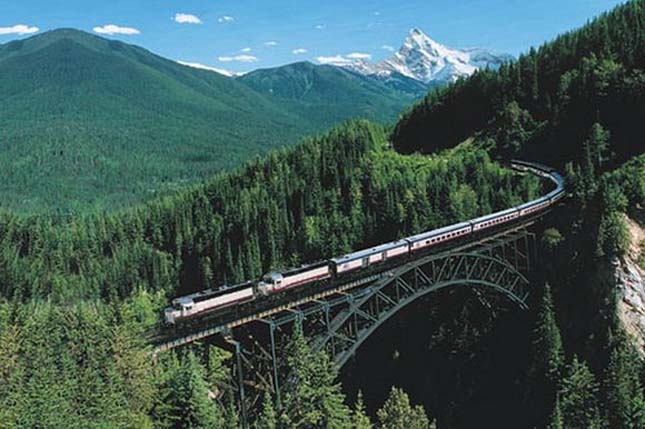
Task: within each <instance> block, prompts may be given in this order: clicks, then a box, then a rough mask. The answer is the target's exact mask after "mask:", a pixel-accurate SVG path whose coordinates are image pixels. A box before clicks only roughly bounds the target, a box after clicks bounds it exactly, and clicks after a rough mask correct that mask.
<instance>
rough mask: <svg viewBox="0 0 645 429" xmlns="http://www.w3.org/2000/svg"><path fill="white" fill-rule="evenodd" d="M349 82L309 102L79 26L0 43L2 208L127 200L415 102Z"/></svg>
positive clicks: (344, 79)
mask: <svg viewBox="0 0 645 429" xmlns="http://www.w3.org/2000/svg"><path fill="white" fill-rule="evenodd" d="M355 80H356V79H354V78H353V77H352V76H350V75H349V74H340V75H335V76H334V79H332V81H330V82H329V83H328V84H327V86H324V87H321V88H320V90H319V91H318V92H317V96H318V97H319V104H318V109H315V108H313V107H312V106H311V105H310V104H309V103H304V102H303V101H301V100H297V99H290V100H285V99H282V100H276V99H273V98H272V97H269V96H268V94H260V93H258V92H257V91H255V90H253V89H251V88H250V87H249V86H247V85H245V84H243V83H241V82H238V81H237V80H235V79H232V78H228V77H225V76H222V75H219V74H217V73H213V72H209V71H204V70H197V69H194V68H190V67H185V66H182V65H180V64H177V63H175V62H173V61H170V60H167V59H164V58H161V57H159V56H156V55H154V54H152V53H150V52H148V51H146V50H145V49H142V48H139V47H137V46H133V45H128V44H125V43H122V42H119V41H114V40H106V39H103V38H100V37H97V36H93V35H90V34H87V33H83V32H81V31H77V30H71V29H65V30H56V31H51V32H47V33H44V34H41V35H38V36H35V37H32V38H28V39H25V40H19V41H13V42H10V43H7V44H4V45H1V46H0V97H2V100H3V102H2V104H1V105H0V129H1V130H2V131H1V132H0V170H1V171H2V173H3V181H2V183H1V184H0V208H3V209H13V210H19V211H26V212H46V211H49V212H59V213H63V214H65V213H68V212H84V211H85V212H87V211H91V209H112V208H117V207H123V206H127V205H129V204H131V203H133V202H140V201H142V200H148V199H150V198H152V197H154V196H155V195H157V194H158V193H160V192H161V193H164V192H167V191H171V190H175V189H177V188H180V187H182V186H185V185H186V184H187V183H192V182H195V181H197V180H198V179H205V178H207V177H211V176H212V175H213V174H215V172H217V171H219V170H222V169H227V168H231V167H234V166H238V165H240V164H241V163H242V162H243V161H245V160H248V159H252V158H253V157H256V156H258V155H261V154H264V153H267V152H268V151H270V150H272V149H274V148H277V147H281V146H285V145H289V144H295V143H296V142H297V141H298V139H300V138H301V137H302V136H304V135H307V134H310V133H312V132H315V131H321V130H323V129H327V128H328V127H330V126H332V125H334V124H336V123H338V122H340V121H342V120H345V119H348V118H350V117H357V116H360V117H364V118H367V119H378V120H387V121H390V120H394V119H395V118H396V117H397V116H398V113H399V111H400V110H401V109H402V108H403V107H404V106H405V105H407V104H408V103H410V101H411V100H412V99H411V98H410V97H409V96H405V95H403V94H401V93H396V92H394V91H391V90H389V89H387V88H386V87H384V86H379V85H375V84H373V85H367V84H366V85H362V86H361V85H356V84H355ZM336 86H338V87H339V88H343V90H344V96H345V98H344V101H343V102H342V103H340V102H339V100H338V99H337V95H338V92H337V90H336ZM366 86H367V88H366ZM366 95H369V97H367V96H366ZM376 99H378V102H377V101H374V100H376ZM336 102H338V103H339V104H338V109H337V110H335V109H334V108H332V107H328V108H326V109H325V110H324V112H323V111H319V110H320V109H319V108H320V106H321V105H326V106H330V105H332V104H334V103H336ZM314 111H318V114H316V115H313V114H312V112H314ZM332 113H333V114H332Z"/></svg>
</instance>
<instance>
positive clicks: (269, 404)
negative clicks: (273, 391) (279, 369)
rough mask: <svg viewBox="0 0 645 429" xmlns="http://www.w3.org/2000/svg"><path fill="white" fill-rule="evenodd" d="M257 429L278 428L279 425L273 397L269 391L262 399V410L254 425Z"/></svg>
mask: <svg viewBox="0 0 645 429" xmlns="http://www.w3.org/2000/svg"><path fill="white" fill-rule="evenodd" d="M254 427H255V429H276V428H277V427H278V420H277V415H276V412H275V408H274V407H273V399H272V398H271V395H270V394H269V393H268V392H267V393H265V394H264V399H263V400H262V411H261V413H260V416H259V417H258V419H257V421H256V422H255V425H254Z"/></svg>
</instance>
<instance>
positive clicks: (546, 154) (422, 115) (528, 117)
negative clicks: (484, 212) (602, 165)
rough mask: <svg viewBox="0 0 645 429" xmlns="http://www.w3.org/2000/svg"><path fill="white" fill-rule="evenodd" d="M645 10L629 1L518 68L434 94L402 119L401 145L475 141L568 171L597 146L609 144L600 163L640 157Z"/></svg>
mask: <svg viewBox="0 0 645 429" xmlns="http://www.w3.org/2000/svg"><path fill="white" fill-rule="evenodd" d="M643 4H644V2H643V1H642V0H640V1H631V2H627V3H625V4H624V5H621V6H619V7H617V8H616V9H615V10H613V11H612V12H610V13H606V14H603V15H601V16H600V17H598V18H597V19H595V20H593V21H591V22H590V23H589V24H587V25H585V26H584V27H582V28H581V29H579V30H576V31H572V32H569V33H565V34H564V35H562V36H560V37H558V38H557V39H555V40H553V41H552V42H549V43H546V44H544V45H543V46H541V47H540V48H539V49H530V50H529V51H528V52H527V53H526V54H524V55H522V56H520V58H519V59H518V60H517V61H516V62H513V63H509V64H504V65H502V67H500V68H499V69H498V70H487V71H482V72H481V73H477V74H476V75H474V76H471V77H470V78H468V79H466V80H464V81H460V82H457V83H455V84H453V85H450V86H448V87H446V88H444V89H442V90H440V91H438V92H432V93H429V94H428V95H427V96H426V98H425V99H424V100H423V101H421V102H419V103H417V105H416V106H414V108H413V109H410V110H409V111H408V112H406V114H405V115H404V116H403V117H402V119H401V121H399V123H398V124H397V126H396V128H395V130H394V133H393V143H394V145H395V146H396V147H397V148H398V149H399V150H400V151H402V152H418V151H421V152H428V153H430V152H434V151H437V150H441V149H444V148H449V147H453V146H456V145H458V144H459V143H461V142H463V141H464V140H466V139H468V138H471V137H476V140H479V141H481V142H482V143H483V144H484V145H486V146H487V147H490V146H491V145H494V152H496V155H497V156H501V157H505V158H510V157H521V158H525V159H533V160H543V161H545V162H546V163H548V164H549V165H553V166H561V167H562V166H563V164H564V163H565V162H566V161H573V160H580V159H581V158H582V157H583V154H585V153H588V148H585V145H586V144H587V143H588V142H589V141H596V142H597V141H602V140H606V141H605V143H604V144H601V145H600V146H605V145H608V146H609V147H608V148H605V149H603V150H602V151H601V152H603V153H602V154H598V155H597V157H596V158H597V159H603V158H606V159H612V162H613V163H620V162H621V161H624V160H626V159H628V158H629V157H632V156H635V155H639V154H641V153H642V152H643V144H642V141H643V138H642V129H641V128H642V119H643V118H645V38H643V31H642V28H643V24H642V23H643V22H645V7H644V6H643ZM477 55H478V57H479V58H482V57H481V55H480V54H477ZM485 60H486V59H485V57H483V59H482V61H485ZM601 129H604V130H607V131H608V132H609V134H608V136H610V137H603V136H605V133H604V132H600V131H599V130H601ZM638 142H641V143H638ZM605 152H606V153H605Z"/></svg>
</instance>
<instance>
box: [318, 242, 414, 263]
mask: <svg viewBox="0 0 645 429" xmlns="http://www.w3.org/2000/svg"><path fill="white" fill-rule="evenodd" d="M402 245H405V246H407V245H408V242H407V241H405V240H397V241H392V242H390V243H385V244H381V245H380V246H376V247H371V248H369V249H363V250H359V251H358V252H354V253H349V254H347V255H344V256H340V257H338V258H331V259H330V261H333V262H335V263H337V264H339V263H345V262H349V261H354V260H356V259H362V258H365V257H367V256H370V255H373V254H375V253H382V252H385V251H388V250H390V249H396V248H397V247H401V246H402Z"/></svg>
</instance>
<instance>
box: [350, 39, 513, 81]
mask: <svg viewBox="0 0 645 429" xmlns="http://www.w3.org/2000/svg"><path fill="white" fill-rule="evenodd" d="M511 59H512V57H511V56H510V55H506V54H497V53H494V52H492V51H488V50H486V49H479V48H471V49H454V48H449V47H447V46H445V45H442V44H441V43H438V42H436V41H435V40H433V39H431V38H430V37H428V36H427V35H426V34H425V33H424V32H423V31H421V30H420V29H418V28H413V29H411V30H410V33H409V35H408V37H407V38H406V39H405V41H404V43H403V45H402V46H401V48H400V49H399V51H398V52H396V53H395V54H394V55H393V56H392V57H390V58H387V59H384V60H382V61H380V62H378V63H371V62H367V61H364V60H363V61H354V62H350V63H348V64H343V66H344V67H349V68H351V69H352V70H354V71H356V72H358V73H361V74H365V75H377V76H380V77H389V76H391V75H392V74H394V73H398V74H401V75H403V76H406V77H409V78H412V79H416V80H419V81H421V82H424V83H426V84H430V83H450V82H454V81H456V80H457V79H458V78H459V77H461V76H470V75H471V74H473V73H474V72H475V70H477V69H478V68H483V67H490V68H497V67H499V66H500V65H501V64H502V63H503V62H505V61H509V60H511Z"/></svg>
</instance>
